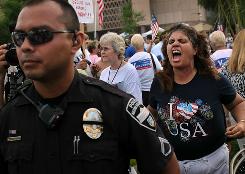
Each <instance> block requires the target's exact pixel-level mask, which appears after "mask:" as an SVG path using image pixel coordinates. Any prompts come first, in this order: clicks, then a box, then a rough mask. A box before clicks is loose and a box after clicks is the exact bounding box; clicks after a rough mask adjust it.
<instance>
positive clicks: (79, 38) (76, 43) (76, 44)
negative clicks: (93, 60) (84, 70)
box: [72, 31, 84, 53]
mask: <svg viewBox="0 0 245 174" xmlns="http://www.w3.org/2000/svg"><path fill="white" fill-rule="evenodd" d="M83 40H84V34H83V33H82V32H80V31H78V32H77V33H75V34H74V36H73V38H72V48H73V49H74V53H75V52H76V51H77V50H78V49H79V48H81V46H82V44H83Z"/></svg>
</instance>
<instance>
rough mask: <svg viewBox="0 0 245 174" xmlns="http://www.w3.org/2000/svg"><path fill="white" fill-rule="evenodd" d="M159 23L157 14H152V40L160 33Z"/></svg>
mask: <svg viewBox="0 0 245 174" xmlns="http://www.w3.org/2000/svg"><path fill="white" fill-rule="evenodd" d="M158 29H159V25H158V22H157V18H156V16H154V15H152V20H151V31H152V40H154V39H155V37H156V35H157V33H158Z"/></svg>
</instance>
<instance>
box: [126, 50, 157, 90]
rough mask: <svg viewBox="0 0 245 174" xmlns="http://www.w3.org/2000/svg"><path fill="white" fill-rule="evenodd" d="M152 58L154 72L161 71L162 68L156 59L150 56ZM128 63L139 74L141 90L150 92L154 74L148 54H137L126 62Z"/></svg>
mask: <svg viewBox="0 0 245 174" xmlns="http://www.w3.org/2000/svg"><path fill="white" fill-rule="evenodd" d="M152 57H153V60H154V62H155V64H156V70H157V71H158V70H162V66H161V64H160V62H159V61H158V59H157V57H156V56H155V55H154V54H152ZM128 62H129V63H131V64H132V65H134V67H135V68H136V70H137V72H138V74H139V78H140V83H141V90H142V91H150V88H151V83H152V81H153V78H154V74H155V72H154V68H153V63H152V61H151V56H150V54H149V53H147V52H137V53H135V54H134V55H133V56H132V57H131V58H130V59H129V60H128Z"/></svg>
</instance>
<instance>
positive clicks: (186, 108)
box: [177, 103, 198, 119]
mask: <svg viewBox="0 0 245 174" xmlns="http://www.w3.org/2000/svg"><path fill="white" fill-rule="evenodd" d="M177 111H178V112H179V114H180V115H182V116H184V117H185V118H186V119H191V117H192V116H193V115H194V114H195V113H196V112H197V111H198V105H197V104H196V103H179V104H178V105H177Z"/></svg>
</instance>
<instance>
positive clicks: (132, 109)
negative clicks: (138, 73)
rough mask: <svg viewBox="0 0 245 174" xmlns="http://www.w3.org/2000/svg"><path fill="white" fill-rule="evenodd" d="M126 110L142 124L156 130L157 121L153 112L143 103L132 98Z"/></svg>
mask: <svg viewBox="0 0 245 174" xmlns="http://www.w3.org/2000/svg"><path fill="white" fill-rule="evenodd" d="M126 111H127V113H128V114H129V115H130V116H131V117H132V118H133V119H134V120H135V121H137V122H138V123H139V124H140V125H141V126H143V127H145V128H147V129H149V130H151V131H156V122H155V120H154V118H153V116H152V114H151V113H150V111H149V110H148V109H147V108H146V107H145V106H144V105H143V104H140V103H139V102H138V101H137V100H136V99H134V98H131V99H130V100H129V101H128V104H127V107H126Z"/></svg>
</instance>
